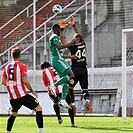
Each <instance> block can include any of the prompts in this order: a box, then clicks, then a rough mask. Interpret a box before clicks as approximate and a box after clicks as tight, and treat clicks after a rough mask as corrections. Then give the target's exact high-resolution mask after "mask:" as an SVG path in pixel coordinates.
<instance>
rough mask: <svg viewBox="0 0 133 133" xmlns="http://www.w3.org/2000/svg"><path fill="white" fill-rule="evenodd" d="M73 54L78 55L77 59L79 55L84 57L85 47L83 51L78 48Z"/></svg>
mask: <svg viewBox="0 0 133 133" xmlns="http://www.w3.org/2000/svg"><path fill="white" fill-rule="evenodd" d="M75 55H76V56H78V57H79V59H80V58H81V57H86V51H85V49H83V51H82V50H78V51H77V52H76V54H75Z"/></svg>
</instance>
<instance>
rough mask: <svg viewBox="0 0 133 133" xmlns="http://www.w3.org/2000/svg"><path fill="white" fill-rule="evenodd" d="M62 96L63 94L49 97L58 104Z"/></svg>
mask: <svg viewBox="0 0 133 133" xmlns="http://www.w3.org/2000/svg"><path fill="white" fill-rule="evenodd" d="M61 95H62V93H58V94H56V97H55V96H54V95H51V94H49V97H50V99H51V100H52V101H53V102H54V103H58V102H59V101H60V100H61Z"/></svg>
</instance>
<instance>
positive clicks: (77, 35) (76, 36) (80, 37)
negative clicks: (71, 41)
mask: <svg viewBox="0 0 133 133" xmlns="http://www.w3.org/2000/svg"><path fill="white" fill-rule="evenodd" d="M73 38H77V41H76V42H77V43H81V42H82V41H83V37H82V36H81V34H75V35H74V37H73Z"/></svg>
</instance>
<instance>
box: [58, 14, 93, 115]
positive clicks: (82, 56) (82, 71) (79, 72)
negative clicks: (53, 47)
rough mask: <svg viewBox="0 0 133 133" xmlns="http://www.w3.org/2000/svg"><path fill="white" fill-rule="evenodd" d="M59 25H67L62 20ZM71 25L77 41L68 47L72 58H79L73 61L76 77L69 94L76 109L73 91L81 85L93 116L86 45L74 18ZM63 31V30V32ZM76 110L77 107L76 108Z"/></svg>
mask: <svg viewBox="0 0 133 133" xmlns="http://www.w3.org/2000/svg"><path fill="white" fill-rule="evenodd" d="M59 23H66V22H65V21H64V20H61V21H60V22H59ZM68 24H69V25H71V26H72V28H73V30H74V31H75V33H76V34H75V35H74V37H73V39H75V38H76V39H77V40H76V43H75V44H74V45H71V46H69V47H68V49H69V51H70V54H71V56H73V55H75V56H77V57H78V58H76V59H71V69H72V71H73V72H74V75H75V77H74V78H73V80H74V83H71V82H70V84H69V93H70V95H71V98H72V99H73V101H72V102H73V106H74V107H75V103H74V99H75V98H74V93H73V89H74V87H75V85H76V84H77V83H78V81H79V83H80V86H81V89H82V94H83V96H84V99H85V100H86V107H87V109H88V112H89V113H90V114H91V113H92V108H91V105H90V100H89V92H88V71H87V67H86V65H87V62H86V45H85V41H84V40H83V37H82V35H81V34H80V31H79V29H78V28H77V26H76V24H75V22H74V17H73V16H72V17H71V18H70V22H68ZM62 31H63V30H62ZM62 31H61V36H60V39H61V41H62V43H63V44H65V43H66V41H65V40H64V37H63V32H62ZM64 58H68V56H64ZM75 110H76V107H75Z"/></svg>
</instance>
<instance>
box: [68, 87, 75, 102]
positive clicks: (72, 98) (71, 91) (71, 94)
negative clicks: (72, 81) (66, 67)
mask: <svg viewBox="0 0 133 133" xmlns="http://www.w3.org/2000/svg"><path fill="white" fill-rule="evenodd" d="M69 94H70V96H71V102H72V103H74V101H75V97H74V93H73V89H69Z"/></svg>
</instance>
